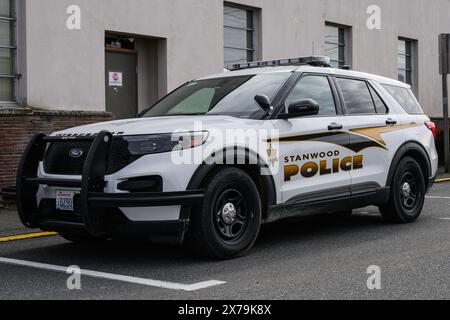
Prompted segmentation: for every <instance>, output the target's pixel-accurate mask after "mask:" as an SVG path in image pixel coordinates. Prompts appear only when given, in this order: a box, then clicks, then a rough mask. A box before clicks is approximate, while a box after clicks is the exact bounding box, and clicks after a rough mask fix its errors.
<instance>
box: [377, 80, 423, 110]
mask: <svg viewBox="0 0 450 320" xmlns="http://www.w3.org/2000/svg"><path fill="white" fill-rule="evenodd" d="M383 88H384V89H386V91H387V92H388V93H389V94H390V95H391V96H392V97H393V98H394V99H395V101H397V102H398V103H399V104H400V105H401V106H402V108H403V109H404V110H405V111H406V112H407V113H409V114H414V115H418V114H420V115H422V114H423V110H422V108H421V107H420V105H419V102H417V99H416V97H415V96H414V93H412V91H411V90H410V89H408V88H403V87H397V86H393V85H387V84H383Z"/></svg>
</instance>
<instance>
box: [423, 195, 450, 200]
mask: <svg viewBox="0 0 450 320" xmlns="http://www.w3.org/2000/svg"><path fill="white" fill-rule="evenodd" d="M426 198H427V199H435V200H450V197H439V196H426Z"/></svg>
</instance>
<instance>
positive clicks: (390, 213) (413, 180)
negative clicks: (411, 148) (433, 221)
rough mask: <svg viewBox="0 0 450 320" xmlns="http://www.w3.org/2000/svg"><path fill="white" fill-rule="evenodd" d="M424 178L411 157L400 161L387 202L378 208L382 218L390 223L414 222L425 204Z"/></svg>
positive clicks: (420, 169) (418, 166)
mask: <svg viewBox="0 0 450 320" xmlns="http://www.w3.org/2000/svg"><path fill="white" fill-rule="evenodd" d="M425 192H426V187H425V177H424V174H423V171H422V168H421V167H420V165H419V164H418V163H417V161H416V160H414V159H413V158H411V157H406V158H404V159H402V161H400V163H399V164H398V166H397V169H396V172H395V174H394V179H393V182H392V185H391V195H390V199H389V202H388V203H387V204H386V205H384V206H381V207H380V211H381V214H382V215H383V218H384V219H385V220H387V221H390V222H396V223H409V222H414V221H415V220H417V218H419V216H420V214H421V213H422V209H423V205H424V203H425Z"/></svg>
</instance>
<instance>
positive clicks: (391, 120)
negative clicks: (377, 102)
mask: <svg viewBox="0 0 450 320" xmlns="http://www.w3.org/2000/svg"><path fill="white" fill-rule="evenodd" d="M386 124H387V125H388V126H393V125H396V124H397V120H394V119H391V118H389V119H387V120H386Z"/></svg>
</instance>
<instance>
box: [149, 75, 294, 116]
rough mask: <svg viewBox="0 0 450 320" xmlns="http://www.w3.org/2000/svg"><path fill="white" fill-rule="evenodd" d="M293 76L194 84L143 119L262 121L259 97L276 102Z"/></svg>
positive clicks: (154, 108)
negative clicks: (222, 117) (204, 117)
mask: <svg viewBox="0 0 450 320" xmlns="http://www.w3.org/2000/svg"><path fill="white" fill-rule="evenodd" d="M290 76H291V73H289V72H280V73H270V74H258V75H247V76H236V77H224V78H216V79H207V80H198V81H192V82H189V83H188V84H185V85H184V86H182V87H180V88H179V89H177V90H175V91H174V92H172V93H171V94H169V95H168V96H167V97H166V98H164V99H163V100H161V101H160V102H158V103H157V104H156V105H154V106H153V107H152V108H150V109H149V110H148V111H146V112H145V113H144V114H143V117H161V116H187V115H228V116H233V117H239V118H250V119H260V118H261V117H263V116H264V112H263V111H262V110H261V108H260V107H259V106H258V105H257V104H256V102H255V96H256V95H258V94H264V95H266V96H268V97H269V98H270V99H271V100H272V99H273V98H274V97H275V95H276V94H277V92H278V91H279V90H280V88H281V86H282V85H283V84H284V83H285V81H286V80H287V79H288V78H289V77H290Z"/></svg>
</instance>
